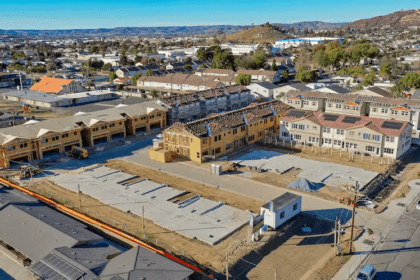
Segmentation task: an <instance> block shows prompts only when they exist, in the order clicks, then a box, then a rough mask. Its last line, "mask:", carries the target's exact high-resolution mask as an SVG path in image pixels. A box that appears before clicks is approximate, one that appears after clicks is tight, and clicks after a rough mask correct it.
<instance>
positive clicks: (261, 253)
mask: <svg viewBox="0 0 420 280" xmlns="http://www.w3.org/2000/svg"><path fill="white" fill-rule="evenodd" d="M305 226H306V227H311V232H303V231H302V227H305ZM332 228H334V224H333V223H332V222H330V221H327V220H321V219H319V218H317V217H314V216H312V215H306V214H299V215H297V216H296V217H294V218H293V219H292V220H290V221H289V222H287V223H286V224H285V225H284V226H282V227H281V228H279V229H278V230H277V231H276V232H275V233H276V234H275V235H274V234H273V236H272V237H271V239H270V240H269V241H268V242H266V243H264V245H262V246H261V247H260V248H259V249H257V250H254V251H251V252H250V253H249V254H248V255H246V256H244V257H242V258H241V259H240V260H238V261H237V262H236V263H235V264H234V265H233V266H232V267H231V268H230V269H229V273H230V274H231V276H232V279H248V278H247V276H246V275H247V274H248V272H249V271H251V270H252V269H253V268H254V267H255V266H256V265H258V264H259V263H260V262H261V261H262V260H263V258H264V257H265V256H267V255H269V254H270V253H271V252H273V251H274V250H276V249H278V248H279V247H280V246H307V245H314V244H324V242H326V243H330V241H331V240H332V241H333V234H332V233H331V229H332ZM325 233H331V234H328V235H326V234H325ZM294 236H307V237H306V238H304V239H303V240H302V241H301V242H299V244H297V245H292V244H287V245H285V244H284V243H286V242H287V241H288V240H290V239H293V238H294ZM331 237H332V239H331ZM300 238H301V237H300Z"/></svg>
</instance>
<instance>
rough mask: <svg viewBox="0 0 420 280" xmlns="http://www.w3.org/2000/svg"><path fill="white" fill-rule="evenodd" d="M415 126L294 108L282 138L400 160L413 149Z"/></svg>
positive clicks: (285, 120)
mask: <svg viewBox="0 0 420 280" xmlns="http://www.w3.org/2000/svg"><path fill="white" fill-rule="evenodd" d="M412 129H413V125H412V124H411V123H410V122H407V121H398V120H393V119H391V120H387V119H381V118H372V117H367V116H354V115H344V114H331V113H326V112H322V111H316V112H313V111H306V110H297V109H291V110H289V111H288V112H287V113H286V114H285V115H284V116H283V117H282V118H281V122H280V140H283V141H287V142H293V143H298V144H300V145H305V146H317V147H326V148H333V149H339V150H343V151H348V152H351V153H353V152H354V153H361V154H364V155H366V156H375V157H389V158H393V159H397V158H399V157H400V156H401V155H403V154H404V153H405V152H406V151H407V150H408V149H409V148H410V146H411V134H412Z"/></svg>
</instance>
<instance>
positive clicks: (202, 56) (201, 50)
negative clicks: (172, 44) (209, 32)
mask: <svg viewBox="0 0 420 280" xmlns="http://www.w3.org/2000/svg"><path fill="white" fill-rule="evenodd" d="M197 58H198V59H199V60H206V59H207V53H206V49H205V48H203V47H201V48H199V49H198V51H197Z"/></svg>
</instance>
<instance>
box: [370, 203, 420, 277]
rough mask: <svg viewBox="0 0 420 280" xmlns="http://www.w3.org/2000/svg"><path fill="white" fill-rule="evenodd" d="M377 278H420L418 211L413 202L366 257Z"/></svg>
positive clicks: (419, 216)
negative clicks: (375, 270) (377, 246)
mask: <svg viewBox="0 0 420 280" xmlns="http://www.w3.org/2000/svg"><path fill="white" fill-rule="evenodd" d="M368 264H372V265H374V266H375V267H376V269H377V270H378V280H399V279H406V280H411V279H413V280H414V279H420V210H417V209H416V205H413V206H412V207H411V208H410V209H409V211H408V212H407V213H405V214H404V215H403V216H402V217H401V219H400V221H399V222H398V223H397V224H396V225H395V226H394V228H393V229H392V230H391V232H390V233H389V234H388V236H387V237H386V238H385V240H384V242H383V243H382V244H381V245H380V246H379V248H378V249H377V250H376V251H375V252H374V254H372V255H371V256H370V257H369V259H368Z"/></svg>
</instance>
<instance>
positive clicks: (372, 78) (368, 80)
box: [362, 75, 375, 87]
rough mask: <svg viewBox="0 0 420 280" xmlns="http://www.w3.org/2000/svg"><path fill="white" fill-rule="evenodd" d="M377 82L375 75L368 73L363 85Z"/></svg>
mask: <svg viewBox="0 0 420 280" xmlns="http://www.w3.org/2000/svg"><path fill="white" fill-rule="evenodd" d="M374 83H375V76H373V75H367V76H366V78H365V79H364V80H363V82H362V86H364V87H365V86H371V85H373V84H374Z"/></svg>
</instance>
